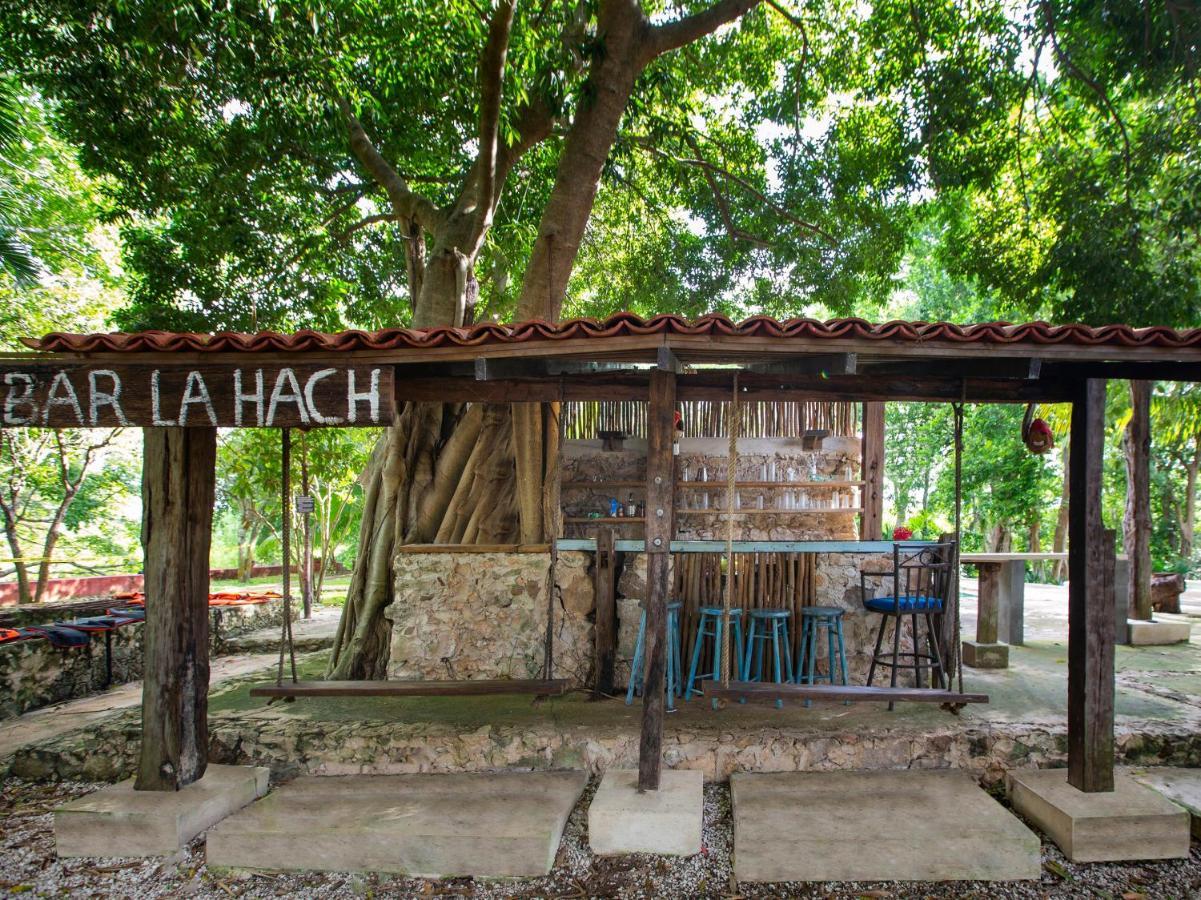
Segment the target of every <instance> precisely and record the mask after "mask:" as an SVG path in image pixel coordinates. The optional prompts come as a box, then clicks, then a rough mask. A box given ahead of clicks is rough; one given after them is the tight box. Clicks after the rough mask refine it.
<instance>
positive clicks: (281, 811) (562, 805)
mask: <svg viewBox="0 0 1201 900" xmlns="http://www.w3.org/2000/svg"><path fill="white" fill-rule="evenodd" d="M587 781H588V777H587V775H586V774H585V773H584V772H495V773H486V774H480V773H471V774H445V775H443V774H439V775H347V776H307V777H302V778H298V779H296V780H295V781H293V782H291V783H289V784H285V785H282V786H280V787H278V788H276V789H275V790H274V791H272V793H271V795H270V796H268V797H266V798H265V799H264V800H262V801H261V802H259V803H256V804H254V805H253V806H251V807H249V808H248V809H245V810H243V811H242V812H240V813H238V814H237V815H235V816H232V817H230V818H229V819H227V820H226V821H224V822H222V823H221V825H219V826H218V827H216V828H214V829H213V830H211V831H210V832H209V834H208V847H207V857H208V862H209V864H210V865H213V866H223V867H228V868H237V869H265V870H271V871H316V872H393V873H399V874H406V875H413V876H419V877H424V878H450V877H455V876H475V877H479V878H495V877H506V876H514V877H515V876H536V875H545V874H547V873H548V872H549V871H550V869H551V866H552V865H553V864H554V861H555V854H556V853H557V852H558V849H559V840H560V839H561V838H562V836H563V829H564V827H565V826H566V825H567V817H568V816H569V815H570V813H571V810H572V808H573V807H574V806H575V804H576V801H577V800H579V798H580V795H581V794H582V793H583V791H584V786H585V785H586V784H587Z"/></svg>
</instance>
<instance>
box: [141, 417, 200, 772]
mask: <svg viewBox="0 0 1201 900" xmlns="http://www.w3.org/2000/svg"><path fill="white" fill-rule="evenodd" d="M143 435H144V438H143V439H144V443H145V458H144V461H143V464H142V504H143V510H142V546H143V548H144V550H145V585H146V587H145V591H146V626H145V659H146V664H145V669H146V671H145V675H144V678H143V682H142V748H141V756H140V758H139V761H138V771H137V778H136V779H135V782H134V787H135V788H136V789H137V790H140V791H176V790H179V789H180V788H182V787H185V786H187V785H189V784H191V783H192V782H194V781H197V780H198V779H199V778H200V777H201V776H202V775H203V774H204V770H205V767H206V766H207V765H208V685H209V660H208V653H209V646H208V641H209V618H208V611H209V610H208V595H209V542H210V540H211V537H212V523H213V495H214V481H215V463H216V455H217V429H215V428H145V429H143Z"/></svg>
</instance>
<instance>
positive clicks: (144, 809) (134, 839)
mask: <svg viewBox="0 0 1201 900" xmlns="http://www.w3.org/2000/svg"><path fill="white" fill-rule="evenodd" d="M269 774H270V773H269V771H268V770H267V769H264V768H261V767H255V766H215V765H210V766H209V767H208V768H207V769H206V770H205V773H204V776H203V777H202V778H201V779H200V780H199V781H197V782H194V783H193V784H189V785H188V786H187V787H185V788H182V789H181V790H178V791H135V790H134V789H133V779H130V780H129V781H123V782H121V783H120V784H114V785H110V786H109V787H105V788H101V789H100V790H98V791H96V793H94V794H88V795H87V796H86V797H80V798H79V799H78V800H73V801H71V802H70V803H68V804H66V805H65V806H61V807H59V808H58V809H56V810H55V811H54V840H55V844H56V847H57V851H58V855H59V856H60V857H66V856H168V855H170V854H172V853H175V852H176V851H177V850H180V849H181V848H183V847H186V846H187V844H188V842H189V841H191V840H192V838H194V837H196V835H198V834H200V832H202V831H204V830H205V829H206V828H210V827H212V826H213V825H215V824H216V823H217V822H220V821H221V820H222V819H224V818H225V817H226V816H228V815H229V814H230V813H232V812H234V811H235V810H238V809H241V808H242V807H244V806H246V804H248V803H253V802H254V800H255V798H257V797H261V796H263V794H265V793H266V792H267V779H268V775H269Z"/></svg>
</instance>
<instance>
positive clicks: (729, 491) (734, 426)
mask: <svg viewBox="0 0 1201 900" xmlns="http://www.w3.org/2000/svg"><path fill="white" fill-rule="evenodd" d="M740 417H741V410H740V408H739V405H738V372H737V371H735V372H734V393H733V397H732V399H731V401H730V453H729V458H728V461H727V465H726V590H725V595H724V596H723V597H722V609H721V628H722V647H721V684H722V687H726V688H728V687H729V686H730V656H731V654H732V653H733V647H732V644H731V638H730V608H731V607H732V606H733V605H734V492H735V482H736V481H737V478H738V472H737V469H738V431H739V427H740V424H739V419H740Z"/></svg>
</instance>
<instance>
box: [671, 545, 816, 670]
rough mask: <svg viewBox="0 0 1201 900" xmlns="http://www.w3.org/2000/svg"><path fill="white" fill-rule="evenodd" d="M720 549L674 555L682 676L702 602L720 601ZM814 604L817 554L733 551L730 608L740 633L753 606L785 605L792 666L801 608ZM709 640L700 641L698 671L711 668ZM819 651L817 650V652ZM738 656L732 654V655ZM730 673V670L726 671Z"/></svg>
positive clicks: (718, 603)
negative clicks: (736, 616) (738, 620)
mask: <svg viewBox="0 0 1201 900" xmlns="http://www.w3.org/2000/svg"><path fill="white" fill-rule="evenodd" d="M723 558H724V554H722V553H680V554H676V556H675V574H674V584H673V589H672V599H678V600H680V601H681V602H682V603H683V608H682V609H681V610H680V639H681V642H682V644H683V647H682V650H683V654H682V655H683V659H682V665H683V668H684V672H683V675H684V677H685V678H687V677H688V668H689V666H690V665H691V663H692V652H693V647H694V644H695V642H696V626H697V621H698V618H699V616H700V613H699V609H700V607H702V606H714V607H718V608H720V607H721V606H722V605H723V597H724V595H723V590H724V587H723V583H722V582H723V580H722V576H721V563H722V559H723ZM816 603H817V555H816V554H813V553H736V554H734V596H733V600H732V603H731V609H741V610H742V619H743V635H744V636H745V634H746V628H747V625H746V622H747V613H748V611H749V610H752V609H786V610H788V611H789V612H790V613H792V615H791V616H790V617H789V620H788V634H789V640H790V643H791V645H792V646H791V649H792V659H793V663H794V665H795V663H796V660H797V659H799V651H800V638H801V635H800V622H801V607H803V606H812V605H814V604H816ZM711 644H712V641H706V642H705V650H704V653H702V655H701V664H700V667H699V668H698V669H697V671H698V672H712V671H713V662H712V652H711V650H710V645H711ZM819 655H820V654H819ZM734 659H737V656H735V657H734ZM731 671H733V670H732V669H731Z"/></svg>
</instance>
